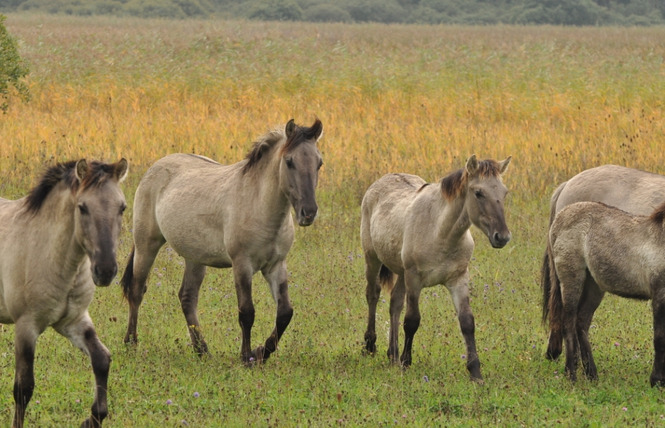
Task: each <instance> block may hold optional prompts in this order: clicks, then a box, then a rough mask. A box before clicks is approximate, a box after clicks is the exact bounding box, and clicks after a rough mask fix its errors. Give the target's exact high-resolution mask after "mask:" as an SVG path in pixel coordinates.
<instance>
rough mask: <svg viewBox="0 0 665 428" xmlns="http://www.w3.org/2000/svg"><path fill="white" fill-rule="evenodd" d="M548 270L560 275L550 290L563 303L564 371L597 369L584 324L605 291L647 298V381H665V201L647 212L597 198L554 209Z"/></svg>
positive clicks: (572, 374)
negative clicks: (650, 352) (650, 348)
mask: <svg viewBox="0 0 665 428" xmlns="http://www.w3.org/2000/svg"><path fill="white" fill-rule="evenodd" d="M549 247H550V254H551V258H552V260H551V261H552V266H553V268H552V270H553V272H551V275H555V274H556V275H557V276H558V278H559V281H560V285H559V288H558V292H557V293H556V294H553V295H552V298H553V299H557V300H558V301H559V302H560V304H561V307H562V319H563V331H564V340H565V344H566V373H567V374H568V376H569V377H570V379H571V380H573V381H574V380H575V379H576V377H577V376H576V370H577V362H578V359H579V355H580V354H581V356H582V364H583V366H584V373H585V375H586V376H587V377H588V378H589V379H596V378H597V377H598V373H597V370H596V365H595V363H594V361H593V355H592V353H591V345H590V343H589V326H590V325H591V320H592V318H593V314H594V311H595V310H596V308H598V305H600V302H601V300H602V298H603V295H604V294H605V292H610V293H612V294H616V295H619V296H622V297H629V298H635V299H652V301H651V303H652V309H653V328H654V339H653V342H654V348H655V357H654V363H653V371H652V373H651V385H652V386H654V385H664V384H665V372H664V369H665V204H662V205H660V207H659V208H657V209H656V210H655V211H653V212H652V214H651V215H650V216H633V215H631V214H628V213H626V212H624V211H621V210H619V209H617V208H614V207H609V206H607V205H605V204H601V203H598V202H578V203H576V204H573V205H570V206H568V207H566V208H564V209H563V210H561V211H560V212H559V214H557V216H556V218H555V219H554V223H552V227H551V229H550V235H549Z"/></svg>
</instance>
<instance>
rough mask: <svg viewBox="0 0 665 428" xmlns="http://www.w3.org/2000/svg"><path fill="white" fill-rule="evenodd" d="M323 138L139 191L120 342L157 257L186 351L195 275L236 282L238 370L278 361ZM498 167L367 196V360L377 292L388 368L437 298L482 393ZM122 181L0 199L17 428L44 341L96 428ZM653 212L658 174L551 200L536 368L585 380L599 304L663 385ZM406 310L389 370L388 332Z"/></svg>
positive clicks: (175, 161)
mask: <svg viewBox="0 0 665 428" xmlns="http://www.w3.org/2000/svg"><path fill="white" fill-rule="evenodd" d="M322 132H323V125H322V123H321V122H320V121H319V120H318V119H317V120H315V121H314V123H313V124H312V126H310V127H307V126H299V125H296V124H295V123H294V121H293V120H290V121H289V122H288V123H287V124H286V126H285V127H284V128H283V129H278V130H275V131H272V132H269V133H267V134H266V135H264V136H262V137H261V138H259V139H258V140H257V141H256V142H255V143H254V146H253V148H252V149H251V151H250V152H249V154H248V155H247V157H246V158H245V159H244V160H242V161H240V162H238V163H235V164H232V165H220V164H218V163H217V162H215V161H213V160H211V159H208V158H206V157H203V156H197V155H187V154H173V155H169V156H166V157H165V158H163V159H161V160H159V161H157V162H156V163H155V164H154V165H153V166H151V167H150V169H149V170H148V171H147V172H146V174H145V175H144V177H143V178H142V179H141V181H140V183H139V185H138V187H137V189H136V195H135V199H134V207H133V243H134V245H133V248H132V251H131V254H130V256H129V260H128V263H127V267H126V268H125V271H124V275H123V277H122V280H121V284H122V288H123V293H124V296H125V297H126V298H127V301H128V303H129V321H128V327H127V334H126V336H125V342H127V343H133V342H136V340H137V324H138V312H139V307H140V305H141V302H142V300H143V297H144V294H145V292H146V289H147V287H146V283H147V279H148V274H149V272H150V269H151V266H152V264H153V262H154V260H155V257H156V256H157V253H158V252H159V250H160V248H161V247H162V246H163V245H164V244H165V243H167V242H168V243H169V245H170V246H171V247H172V248H173V249H174V250H175V251H176V252H177V253H178V254H179V255H180V256H182V257H183V258H184V260H185V270H184V276H183V279H182V285H181V287H180V290H179V293H178V296H179V299H180V304H181V307H182V311H183V313H184V315H185V319H186V322H187V327H188V329H189V333H190V336H191V340H192V344H193V347H194V350H195V351H196V353H197V354H199V355H203V354H206V353H208V346H207V344H206V342H205V340H204V338H203V334H202V332H201V328H200V325H199V320H198V314H197V304H198V297H199V289H200V287H201V283H202V281H203V278H204V276H205V272H206V267H207V266H212V267H217V268H228V267H230V268H232V270H233V278H234V282H235V288H236V294H237V299H238V320H239V323H240V327H241V330H242V343H241V350H240V353H241V358H242V361H243V362H244V363H245V364H247V365H253V364H257V363H260V362H262V361H264V360H266V359H268V358H269V357H270V355H271V354H272V353H273V352H275V350H276V349H277V344H278V342H279V340H280V338H281V336H282V334H283V333H284V331H285V330H286V328H287V326H288V325H289V322H290V321H291V317H292V315H293V307H292V305H291V302H290V300H289V294H288V283H287V270H286V262H285V260H286V256H287V254H288V252H289V249H290V248H291V245H292V244H293V239H294V225H293V217H292V215H291V207H292V208H293V209H294V211H295V219H296V221H297V223H298V224H299V225H300V226H309V225H311V224H312V223H313V222H314V219H315V218H316V215H317V212H318V206H317V203H316V199H315V189H316V186H317V181H318V171H319V169H320V167H321V165H322V158H321V154H320V152H319V150H318V148H317V142H318V140H319V139H320V138H321V135H322ZM510 161H511V158H510V157H508V158H506V159H505V160H503V161H500V162H497V161H494V160H489V159H488V160H479V159H477V158H476V157H475V155H474V156H471V157H470V158H469V159H468V160H467V162H466V164H465V165H464V166H463V168H461V169H459V170H457V171H454V172H452V173H450V174H449V175H447V176H445V177H444V178H443V179H441V181H440V182H439V183H432V184H430V183H426V182H425V181H424V180H422V179H421V178H420V177H417V176H414V175H408V174H388V175H386V176H384V177H382V178H381V179H379V180H378V181H376V182H375V183H374V184H372V185H371V186H370V187H369V189H368V190H367V192H366V194H365V196H364V198H363V201H362V206H361V230H360V236H361V244H362V248H363V252H364V256H365V257H364V260H365V263H366V269H365V275H366V280H367V288H366V298H367V304H368V308H369V311H368V320H367V330H366V332H365V336H364V340H365V352H367V353H370V354H374V353H375V352H376V331H375V315H376V307H377V302H378V299H379V295H380V293H381V290H382V289H384V290H385V291H387V292H388V293H390V334H389V345H388V358H389V359H390V361H391V362H393V363H395V364H398V365H401V366H403V367H407V366H409V365H410V364H411V349H412V345H413V338H414V335H415V333H416V331H417V329H418V326H419V324H420V311H419V309H418V302H419V296H420V292H421V290H422V288H423V287H430V286H434V285H437V284H444V285H445V286H446V288H447V289H448V290H449V292H450V294H451V296H452V300H453V304H454V306H455V311H456V313H457V317H458V320H459V324H460V329H461V332H462V335H463V337H464V341H465V343H466V355H467V370H468V371H469V374H470V376H471V379H472V380H475V381H478V382H482V379H483V378H482V374H481V371H480V360H479V358H478V354H477V352H476V344H475V337H474V330H475V326H474V318H473V314H472V311H471V307H470V305H469V288H468V282H469V273H468V264H469V261H470V259H471V256H472V252H473V247H474V242H473V239H472V237H471V233H470V231H469V229H470V227H471V225H472V224H473V225H475V226H476V227H478V228H479V229H480V230H481V231H482V232H483V233H484V234H485V235H486V236H487V238H488V239H489V242H490V244H491V245H492V247H494V248H502V247H504V246H505V245H506V244H507V243H508V241H509V240H510V238H511V233H510V231H509V229H508V227H507V225H506V222H505V218H504V199H505V196H506V193H507V189H506V187H505V186H504V185H503V183H502V181H501V176H502V174H504V173H505V172H506V170H507V168H508V165H509V164H510ZM127 171H128V163H127V161H126V160H125V159H121V160H120V161H118V162H116V163H112V164H106V163H101V162H96V161H93V162H87V161H86V160H79V161H71V162H67V163H59V164H57V165H55V166H53V167H50V168H49V169H48V170H47V171H46V173H45V174H44V175H43V176H42V177H41V179H40V181H39V183H38V184H37V185H36V186H35V187H34V188H33V189H32V190H31V191H30V193H29V194H28V195H27V196H25V197H23V198H21V199H18V200H15V201H14V200H6V199H1V198H0V323H7V324H8V323H14V324H15V359H16V370H15V380H14V400H15V410H14V420H13V426H14V427H22V426H23V424H24V418H25V411H26V406H27V404H28V402H29V401H30V398H31V397H32V393H33V390H34V386H35V382H34V373H33V364H34V355H35V344H36V341H37V338H38V336H39V335H40V334H41V333H42V332H43V331H44V330H45V329H46V328H47V327H49V326H50V327H53V328H54V329H55V330H56V331H57V332H58V333H60V334H62V335H63V336H65V337H67V338H68V339H69V340H70V341H71V342H72V343H73V344H74V345H75V346H76V347H78V348H80V349H81V350H82V351H83V352H85V353H86V354H87V355H88V356H89V357H90V361H91V363H92V368H93V372H94V376H95V383H96V388H95V397H94V401H93V404H92V408H91V415H90V417H89V418H88V419H86V420H85V421H84V422H83V424H82V426H83V427H99V426H101V424H102V421H103V419H104V418H105V417H106V416H107V414H108V406H107V380H108V373H109V366H110V353H109V351H108V349H107V348H106V347H105V346H104V345H103V344H102V343H101V341H100V340H99V339H98V337H97V334H96V332H95V328H94V325H93V323H92V320H91V318H90V316H89V314H88V306H89V304H90V302H91V301H92V299H93V293H94V288H95V285H97V286H107V285H109V284H110V283H111V281H112V280H113V278H114V277H115V275H116V273H117V270H118V268H117V262H116V248H117V243H118V237H119V234H120V229H121V224H122V215H123V212H124V211H125V208H126V203H125V199H124V196H123V193H122V191H121V190H120V186H119V185H120V183H121V182H122V181H123V179H124V178H125V177H126V176H127ZM663 201H665V176H660V175H657V174H651V173H647V172H643V171H639V170H634V169H629V168H623V167H618V166H613V165H605V166H601V167H597V168H593V169H590V170H587V171H584V172H582V173H580V174H578V175H577V176H575V177H573V178H572V179H571V180H569V181H568V182H566V183H563V184H561V185H560V186H559V187H558V188H557V189H556V191H555V192H554V195H553V197H552V201H551V214H550V232H549V239H548V245H547V249H546V251H545V255H544V258H543V267H542V271H541V279H542V289H543V319H544V320H546V321H549V325H550V339H549V345H548V349H547V357H548V358H550V359H556V358H557V357H558V356H559V355H560V354H561V353H562V343H563V342H564V341H565V344H566V372H567V374H568V376H569V378H570V379H571V380H575V379H576V370H577V364H578V363H577V362H578V359H579V356H580V355H581V359H582V363H583V366H584V373H585V375H586V376H587V377H589V378H591V379H594V378H596V377H597V371H596V367H595V364H594V361H593V356H592V354H591V347H590V344H589V340H588V331H589V326H590V324H591V319H592V316H593V313H594V311H595V309H596V308H597V307H598V305H599V304H600V301H601V299H602V297H603V294H604V293H605V292H606V291H609V292H611V293H614V294H618V295H621V296H626V297H632V298H640V299H652V304H653V313H654V348H655V360H654V365H653V372H652V374H651V384H652V385H663V384H665V373H664V370H665V324H663V323H662V322H658V321H662V320H663V318H664V317H665V287H663V286H662V284H663V283H665V253H664V252H663V251H662V249H663V244H664V243H665V204H663V203H662V202H663ZM613 207H616V208H613ZM629 213H630V214H629ZM610 244H611V245H610ZM257 272H261V274H262V275H263V277H264V278H265V279H266V281H267V282H268V284H269V286H270V290H271V292H272V296H273V298H274V300H275V302H276V304H277V313H276V319H275V328H274V330H273V332H272V334H271V335H270V336H269V337H268V338H267V339H266V341H265V342H264V344H263V345H260V346H258V347H257V348H255V349H252V347H251V329H252V325H253V323H254V314H255V311H254V305H253V302H252V277H253V276H254V274H255V273H257ZM405 304H406V313H405V316H404V323H403V325H404V327H403V328H404V333H405V339H404V346H403V350H402V353H401V356H400V355H399V346H398V336H399V319H400V315H401V312H402V309H403V308H404V305H405Z"/></svg>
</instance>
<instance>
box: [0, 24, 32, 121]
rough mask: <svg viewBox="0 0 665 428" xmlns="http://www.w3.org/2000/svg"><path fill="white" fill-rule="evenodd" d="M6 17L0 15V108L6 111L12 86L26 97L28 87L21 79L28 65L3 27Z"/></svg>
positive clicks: (25, 73) (20, 94) (26, 72)
mask: <svg viewBox="0 0 665 428" xmlns="http://www.w3.org/2000/svg"><path fill="white" fill-rule="evenodd" d="M5 19H6V17H5V16H3V15H0V110H2V111H3V112H4V113H6V112H7V108H8V107H9V95H10V92H11V90H12V88H13V90H15V91H16V92H17V93H18V94H19V96H21V97H22V98H23V99H27V98H28V96H29V92H28V88H27V86H25V84H24V83H23V82H21V79H22V78H24V77H25V76H27V75H28V67H27V65H25V63H24V61H23V60H22V59H21V57H20V56H19V54H18V49H17V47H16V41H15V40H14V38H13V37H12V36H11V35H10V34H9V33H8V32H7V29H6V28H5V24H4V22H5Z"/></svg>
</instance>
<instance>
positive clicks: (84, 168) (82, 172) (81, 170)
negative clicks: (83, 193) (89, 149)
mask: <svg viewBox="0 0 665 428" xmlns="http://www.w3.org/2000/svg"><path fill="white" fill-rule="evenodd" d="M86 174H88V162H86V160H85V159H81V160H80V161H78V162H76V178H77V179H78V181H79V182H80V181H83V179H84V178H85V176H86Z"/></svg>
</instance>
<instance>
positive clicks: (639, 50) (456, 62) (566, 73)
mask: <svg viewBox="0 0 665 428" xmlns="http://www.w3.org/2000/svg"><path fill="white" fill-rule="evenodd" d="M6 25H7V28H8V30H9V31H10V32H11V33H12V34H13V35H14V36H15V37H16V38H17V39H18V40H19V47H20V52H21V54H22V56H23V57H24V58H25V59H26V60H28V62H29V64H30V66H31V73H30V75H29V77H28V80H27V83H28V85H29V86H30V90H31V92H32V96H33V97H32V100H31V101H30V102H28V103H21V102H18V101H16V102H13V103H12V106H11V109H10V111H9V112H8V113H7V114H6V115H3V116H2V117H0V141H1V148H0V150H1V152H0V176H1V177H2V181H4V182H15V183H21V185H20V186H18V188H17V189H16V191H17V192H19V191H20V190H24V189H22V188H24V187H25V186H27V185H28V184H29V183H26V182H24V181H22V180H24V178H23V177H25V176H34V174H35V173H36V172H37V171H38V170H40V169H41V168H42V167H43V164H44V163H46V162H52V161H56V160H64V159H69V158H77V157H91V158H102V159H106V160H113V159H116V158H119V157H121V156H125V157H127V158H128V159H129V160H130V162H131V163H132V165H133V171H134V172H142V171H144V170H145V168H147V167H148V166H149V165H150V164H151V163H152V162H154V161H155V160H157V159H158V158H160V157H162V156H164V155H166V154H168V153H171V152H196V153H200V154H203V155H207V156H210V157H212V158H215V159H217V160H219V161H220V162H225V163H226V162H235V161H238V160H240V159H242V157H243V156H244V154H245V152H246V151H247V150H248V149H249V147H250V144H251V142H252V141H253V140H254V139H255V138H256V137H258V136H259V135H261V134H263V133H264V132H266V131H267V130H269V129H270V128H272V127H274V126H280V125H283V124H284V123H285V122H286V121H287V120H288V119H290V118H292V117H294V118H295V119H296V121H297V122H298V123H308V122H311V120H312V119H313V117H314V116H318V117H319V118H320V119H321V120H322V121H323V123H324V127H325V130H324V134H325V135H324V139H323V140H322V144H321V148H322V151H323V154H324V159H325V167H324V170H323V177H322V186H323V187H324V188H325V189H328V190H330V191H333V192H338V191H343V190H344V189H345V188H349V187H350V188H351V189H352V190H353V193H354V194H356V193H361V192H362V191H363V190H364V188H365V187H366V186H367V185H368V184H369V183H370V182H371V181H373V180H374V179H376V178H377V177H378V176H380V175H382V174H383V173H386V172H391V171H408V172H412V173H417V174H421V175H423V176H424V177H425V178H426V179H428V180H432V181H433V180H436V179H438V178H440V177H441V176H442V175H444V174H445V173H447V172H448V171H450V170H452V169H456V168H459V167H461V165H462V163H463V161H464V160H465V158H466V157H468V156H469V155H470V154H472V153H476V154H477V155H478V156H480V157H494V158H504V157H505V156H507V155H513V156H514V158H515V163H514V166H513V168H512V171H511V175H510V180H511V181H512V183H514V184H513V186H512V187H513V189H514V190H513V191H514V192H517V194H518V195H521V196H523V197H524V198H531V197H536V196H543V195H544V194H546V193H548V192H549V190H551V188H552V187H553V186H554V185H555V184H556V183H558V182H559V181H561V180H563V179H565V178H567V177H569V176H570V175H572V174H574V173H576V172H578V171H580V170H582V169H585V168H589V167H592V166H595V165H599V164H603V163H617V164H622V165H627V166H631V167H637V168H642V169H647V170H652V171H657V172H665V167H663V166H662V165H663V163H664V162H663V161H664V160H665V159H664V152H663V150H662V147H663V143H664V142H665V138H664V133H665V131H664V130H665V114H664V111H663V109H664V106H663V104H664V103H663V94H665V66H664V65H663V58H664V57H665V45H663V44H662V43H660V44H659V43H658V42H657V41H658V40H664V39H665V29H663V28H556V27H425V26H385V25H341V24H337V25H322V24H303V23H258V22H227V21H159V20H155V21H140V20H133V19H113V18H89V19H84V18H67V17H52V16H33V15H10V16H9V17H8V20H7V22H6ZM5 196H7V195H6V194H5ZM518 197H520V196H518Z"/></svg>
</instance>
